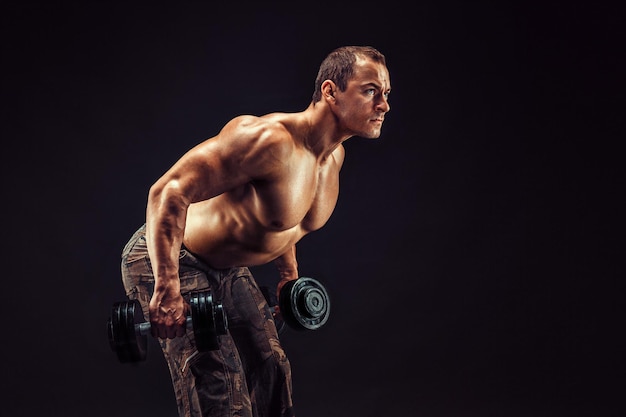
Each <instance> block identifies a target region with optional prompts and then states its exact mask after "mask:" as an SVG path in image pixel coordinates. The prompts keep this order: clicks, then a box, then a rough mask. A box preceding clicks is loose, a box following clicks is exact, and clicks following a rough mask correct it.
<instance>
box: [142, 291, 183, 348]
mask: <svg viewBox="0 0 626 417" xmlns="http://www.w3.org/2000/svg"><path fill="white" fill-rule="evenodd" d="M189 309H190V307H189V304H187V303H186V302H185V300H184V299H183V297H182V295H181V294H180V292H176V293H174V292H173V291H171V293H170V292H167V291H166V292H163V293H158V292H157V291H155V293H154V294H153V295H152V299H151V300H150V324H151V326H150V331H151V333H152V336H154V337H160V338H162V339H173V338H175V337H181V336H183V335H184V334H185V332H186V325H187V315H188V312H189Z"/></svg>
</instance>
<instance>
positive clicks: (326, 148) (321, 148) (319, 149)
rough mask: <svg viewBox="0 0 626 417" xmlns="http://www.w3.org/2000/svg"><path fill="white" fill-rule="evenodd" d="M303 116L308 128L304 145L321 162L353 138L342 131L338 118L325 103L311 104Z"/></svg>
mask: <svg viewBox="0 0 626 417" xmlns="http://www.w3.org/2000/svg"><path fill="white" fill-rule="evenodd" d="M302 115H303V117H304V119H305V121H306V126H307V129H306V130H305V131H304V132H303V136H302V143H303V145H304V146H305V147H306V148H307V149H309V150H310V151H311V152H312V153H313V154H314V155H316V156H317V157H318V159H320V160H325V159H326V158H328V157H329V156H330V154H331V153H332V152H333V151H334V150H335V149H336V148H337V146H339V145H340V144H341V143H343V142H345V141H346V140H347V139H349V138H350V137H351V136H352V135H351V134H349V133H347V132H345V131H342V130H341V129H340V127H339V124H338V123H337V118H336V117H335V115H334V114H333V113H332V112H331V111H330V109H329V108H328V106H327V105H326V104H325V103H324V102H323V101H318V102H317V103H311V104H309V107H307V108H306V110H304V111H303V112H302Z"/></svg>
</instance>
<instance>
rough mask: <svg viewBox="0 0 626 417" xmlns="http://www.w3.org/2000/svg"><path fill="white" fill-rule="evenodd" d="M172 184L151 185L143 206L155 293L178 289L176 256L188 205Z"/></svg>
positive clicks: (178, 251)
mask: <svg viewBox="0 0 626 417" xmlns="http://www.w3.org/2000/svg"><path fill="white" fill-rule="evenodd" d="M188 206H189V204H188V203H187V202H186V201H185V199H184V198H182V197H181V196H180V194H179V193H176V192H175V190H172V187H171V186H165V187H157V186H153V187H152V188H151V189H150V193H149V195H148V205H147V210H146V240H147V245H148V254H149V255H150V261H151V264H152V268H153V271H154V278H155V293H160V292H162V291H174V292H175V293H177V292H178V291H179V289H180V283H179V280H178V258H179V253H180V247H181V245H182V241H183V235H184V231H185V222H186V217H187V207H188Z"/></svg>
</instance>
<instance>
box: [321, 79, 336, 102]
mask: <svg viewBox="0 0 626 417" xmlns="http://www.w3.org/2000/svg"><path fill="white" fill-rule="evenodd" d="M321 90H322V97H323V98H325V99H326V100H333V101H334V100H335V92H337V85H336V84H335V83H334V82H332V81H331V80H326V81H324V82H323V83H322V87H321Z"/></svg>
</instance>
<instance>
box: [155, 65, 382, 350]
mask: <svg viewBox="0 0 626 417" xmlns="http://www.w3.org/2000/svg"><path fill="white" fill-rule="evenodd" d="M321 89H322V99H321V100H320V101H318V102H315V103H313V102H312V103H311V104H310V105H309V106H308V107H307V108H306V109H305V110H304V111H302V112H297V113H272V114H268V115H265V116H262V117H256V116H239V117H236V118H234V119H232V120H231V121H230V122H228V123H227V124H226V125H225V126H224V128H223V129H222V130H221V131H220V132H219V133H218V134H217V135H216V136H214V137H212V138H210V139H207V140H205V141H204V142H202V143H200V144H199V145H197V146H196V147H194V148H193V149H191V150H190V151H188V152H187V153H186V154H185V155H183V156H182V158H180V159H179V160H178V161H177V162H176V163H175V164H174V165H173V166H172V168H171V169H169V170H168V171H167V172H166V173H165V174H164V175H163V176H162V177H161V178H159V179H158V180H157V181H156V182H155V184H154V185H153V186H152V187H151V188H150V192H149V195H148V204H147V212H146V226H147V234H146V238H147V242H148V251H149V254H150V259H151V262H152V267H153V270H154V273H155V288H154V294H153V296H152V299H151V301H150V321H151V323H152V326H151V329H152V334H153V335H154V336H158V337H162V338H173V337H176V336H182V334H183V333H184V331H185V327H184V326H185V315H186V313H187V309H188V308H189V307H188V306H187V305H186V304H185V302H184V300H183V298H182V296H181V294H180V281H179V279H178V256H179V251H180V247H181V244H182V243H184V244H185V246H186V247H187V248H188V249H189V250H191V251H192V252H193V253H195V254H196V255H198V256H200V257H201V258H202V259H203V260H205V261H206V262H207V263H208V264H209V265H211V266H212V267H214V268H228V267H233V266H254V265H261V264H265V263H268V262H272V261H273V262H274V264H275V265H276V267H277V269H278V271H279V273H280V277H281V281H280V282H279V284H278V287H277V293H279V292H280V289H281V288H282V286H283V285H284V284H285V283H286V282H287V281H288V280H293V279H297V278H298V265H297V261H296V250H295V245H296V243H297V242H298V241H299V240H300V239H301V238H302V237H303V236H305V235H306V234H307V233H309V232H311V231H314V230H317V229H319V228H321V227H322V226H323V225H324V224H325V223H326V222H327V221H328V219H329V218H330V215H331V213H332V212H333V210H334V208H335V205H336V203H337V197H338V194H339V171H340V170H341V166H342V164H343V160H344V152H345V151H344V147H343V145H342V142H344V141H345V140H347V139H348V138H350V137H352V136H360V137H363V138H371V139H374V138H378V137H379V136H380V132H381V127H382V123H383V120H384V117H385V114H386V113H387V112H388V111H389V110H390V107H389V103H388V101H387V99H388V94H389V92H390V90H391V85H390V80H389V72H388V70H387V68H386V67H385V66H384V65H383V64H380V63H376V62H373V61H370V60H368V59H359V60H357V65H356V68H355V74H354V76H353V77H352V78H351V79H350V81H349V82H348V85H347V87H346V90H345V91H340V90H339V88H338V87H337V86H336V85H335V83H334V82H332V81H330V80H326V81H324V83H323V84H322V86H321Z"/></svg>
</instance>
